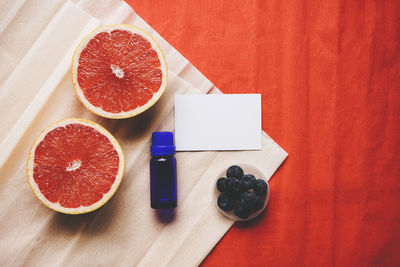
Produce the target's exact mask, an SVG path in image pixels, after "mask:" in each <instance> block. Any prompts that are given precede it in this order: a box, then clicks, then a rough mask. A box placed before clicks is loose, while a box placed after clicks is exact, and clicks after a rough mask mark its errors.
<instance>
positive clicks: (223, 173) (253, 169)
mask: <svg viewBox="0 0 400 267" xmlns="http://www.w3.org/2000/svg"><path fill="white" fill-rule="evenodd" d="M233 165H238V166H239V167H241V168H242V169H243V172H244V174H253V175H254V176H255V177H256V179H262V180H264V181H265V182H266V183H267V193H265V194H264V206H263V207H262V208H261V209H259V210H258V211H256V212H254V213H252V214H251V215H250V216H249V217H247V218H245V219H243V218H240V217H238V216H236V215H235V214H234V213H233V210H230V211H225V210H222V209H220V208H219V207H218V204H217V199H218V197H219V195H220V194H221V192H220V191H219V190H218V189H217V181H218V179H219V178H221V177H226V170H227V169H228V168H229V167H230V166H231V165H229V166H228V167H226V168H225V169H224V170H223V171H221V172H220V173H219V175H218V176H217V178H216V179H215V182H214V203H215V205H216V207H217V209H218V210H219V211H220V212H221V213H222V214H223V215H225V216H226V217H228V218H229V219H231V220H234V221H249V220H251V219H254V218H255V217H257V216H258V215H260V214H261V213H262V212H263V211H264V210H265V207H266V206H267V204H268V201H269V195H270V190H269V184H268V180H267V179H266V178H265V176H264V174H263V173H262V171H260V170H259V169H257V168H256V167H254V166H252V165H249V164H245V163H239V164H233Z"/></svg>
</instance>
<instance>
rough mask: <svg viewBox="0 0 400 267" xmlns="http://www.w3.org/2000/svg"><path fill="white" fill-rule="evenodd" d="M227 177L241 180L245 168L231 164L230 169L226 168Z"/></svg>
mask: <svg viewBox="0 0 400 267" xmlns="http://www.w3.org/2000/svg"><path fill="white" fill-rule="evenodd" d="M226 177H228V178H237V179H239V180H240V179H242V177H243V170H242V168H240V167H239V166H237V165H233V166H230V167H229V168H228V170H226Z"/></svg>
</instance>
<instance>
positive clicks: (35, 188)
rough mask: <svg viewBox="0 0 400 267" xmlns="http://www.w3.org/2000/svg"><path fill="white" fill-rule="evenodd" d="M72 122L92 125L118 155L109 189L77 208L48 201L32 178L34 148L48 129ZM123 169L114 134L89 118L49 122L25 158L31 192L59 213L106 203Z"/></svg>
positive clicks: (87, 208) (77, 212)
mask: <svg viewBox="0 0 400 267" xmlns="http://www.w3.org/2000/svg"><path fill="white" fill-rule="evenodd" d="M72 123H78V124H82V125H86V126H89V127H92V128H94V129H96V130H97V131H99V132H100V133H101V134H103V135H104V136H106V137H107V139H108V140H109V141H110V142H111V144H112V145H113V147H114V148H115V150H116V151H117V153H118V156H119V166H118V172H117V175H116V177H115V181H114V183H113V185H112V186H111V188H110V190H109V191H108V192H107V193H106V194H104V195H103V197H102V198H101V199H100V200H99V201H97V202H96V203H94V204H92V205H90V206H80V207H78V208H66V207H63V206H61V205H60V204H59V203H53V202H50V201H49V200H47V199H46V197H45V196H44V195H43V194H42V192H40V190H39V187H38V185H37V184H36V182H35V180H34V178H33V167H34V155H35V150H36V147H37V145H38V144H39V143H40V142H41V141H42V140H43V139H44V137H45V136H46V135H47V133H49V132H50V131H52V130H54V129H55V128H57V127H64V126H66V125H68V124H72ZM124 170H125V158H124V154H123V152H122V148H121V146H120V145H119V143H118V142H117V140H116V139H115V138H114V136H113V135H112V134H111V133H110V132H108V131H107V130H106V129H105V128H104V127H102V126H100V125H99V124H97V123H95V122H92V121H89V120H84V119H78V118H68V119H64V120H59V121H56V122H54V123H52V124H50V125H49V126H47V127H46V128H45V129H44V130H43V131H42V132H41V133H40V134H39V136H38V137H37V138H36V139H35V141H34V142H33V144H32V146H31V149H30V150H29V156H28V160H27V164H26V175H27V179H28V183H29V186H30V188H31V189H32V191H33V193H34V194H35V195H36V197H37V198H38V199H39V200H40V201H41V202H42V203H43V204H44V205H45V206H47V207H48V208H50V209H52V210H55V211H58V212H61V213H65V214H82V213H88V212H91V211H94V210H96V209H98V208H100V207H101V206H103V205H104V204H106V203H107V202H108V200H110V198H111V197H112V196H113V195H114V193H115V192H116V191H117V189H118V187H119V185H120V183H121V181H122V177H123V174H124Z"/></svg>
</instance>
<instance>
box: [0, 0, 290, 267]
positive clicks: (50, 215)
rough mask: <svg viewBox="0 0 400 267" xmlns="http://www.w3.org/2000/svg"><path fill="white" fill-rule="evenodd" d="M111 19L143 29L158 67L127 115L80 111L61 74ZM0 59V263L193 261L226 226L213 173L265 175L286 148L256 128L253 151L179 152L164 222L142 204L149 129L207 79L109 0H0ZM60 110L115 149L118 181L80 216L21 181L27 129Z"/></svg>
mask: <svg viewBox="0 0 400 267" xmlns="http://www.w3.org/2000/svg"><path fill="white" fill-rule="evenodd" d="M115 23H126V24H131V25H136V26H139V27H141V28H144V29H145V30H147V31H148V32H149V33H151V35H152V36H153V37H154V38H155V39H156V40H157V41H158V43H159V44H160V46H161V48H162V49H163V51H164V53H165V55H166V59H167V63H168V67H169V80H168V87H167V90H166V92H165V94H164V95H163V96H162V98H161V99H160V100H159V101H158V102H157V104H156V105H155V106H154V107H152V108H151V109H150V110H148V111H146V112H145V113H144V114H142V115H140V116H138V117H136V118H132V119H126V120H108V119H104V118H101V117H98V116H96V115H94V114H92V113H90V112H89V111H88V110H86V108H85V107H84V106H83V105H82V104H81V103H80V102H79V100H78V98H77V97H76V96H75V93H74V90H73V87H72V83H71V79H70V64H71V58H72V54H73V52H74V49H75V47H76V45H77V44H78V42H79V41H80V40H81V39H82V37H84V36H85V35H86V34H87V33H88V32H90V31H91V30H93V29H94V28H96V27H97V26H99V25H101V24H115ZM0 61H1V62H2V63H1V65H0V86H1V87H0V88H1V90H0V115H1V116H0V120H1V124H0V125H1V127H0V137H1V138H0V140H1V144H0V146H1V147H0V168H1V169H0V174H1V177H0V200H1V201H0V203H1V204H0V266H99V265H101V266H103V265H104V266H132V265H139V266H166V265H170V266H194V265H198V264H200V263H201V261H202V260H203V259H204V257H205V256H206V255H207V254H208V253H209V252H210V251H211V249H212V248H213V247H214V246H215V244H216V243H217V242H218V241H219V239H220V238H221V237H222V236H223V235H224V234H225V232H226V231H227V230H228V229H229V228H230V227H231V225H232V224H233V221H231V220H229V219H226V218H225V217H223V216H222V215H221V214H220V213H219V211H218V210H217V208H216V206H215V202H214V201H213V198H212V196H213V194H212V190H213V183H214V181H215V179H216V176H217V175H218V173H220V171H221V170H222V169H223V168H224V167H226V166H228V165H229V164H233V163H240V162H242V163H249V164H253V165H255V166H256V167H258V168H259V169H261V170H262V171H263V172H264V173H265V175H266V176H267V177H268V178H269V177H271V176H272V174H273V173H274V172H275V171H276V169H277V168H278V167H279V165H280V164H281V163H282V162H283V161H284V159H285V158H286V156H287V153H286V152H285V151H284V150H282V149H281V148H280V147H279V146H278V145H277V144H276V143H275V142H274V141H273V140H272V139H271V138H269V137H268V136H267V135H266V134H263V149H262V151H241V152H184V153H178V154H177V155H176V158H177V161H178V187H179V188H178V208H177V209H176V215H175V217H174V218H173V219H172V220H164V219H165V218H164V219H163V217H162V216H159V215H158V214H157V213H156V212H155V211H154V210H152V209H151V208H150V203H149V201H150V200H149V167H148V165H149V158H150V153H149V145H150V137H151V133H152V132H153V131H159V130H173V128H174V123H173V122H174V103H173V101H174V98H173V95H174V94H187V93H191V94H193V93H194V94H202V93H220V91H219V90H218V89H217V88H215V87H214V86H213V85H212V84H211V83H210V82H209V81H208V80H207V79H206V78H205V77H204V76H203V75H202V74H201V73H200V72H199V71H198V70H196V69H195V68H194V67H193V66H192V65H191V64H190V63H189V62H188V61H187V60H186V59H185V58H184V57H183V56H182V55H180V54H179V53H178V52H177V51H176V50H175V49H174V48H173V47H172V46H171V45H169V44H168V43H167V42H166V41H165V40H164V39H163V38H162V37H160V36H159V35H158V34H157V33H156V32H155V31H154V30H153V29H152V28H151V27H150V26H149V25H147V24H146V23H145V22H144V21H143V20H142V19H141V18H140V17H139V16H138V15H136V14H135V13H134V12H133V10H132V9H131V8H130V7H129V6H128V5H127V4H126V3H124V2H122V1H117V0H113V1H107V0H100V1H99V0H92V1H72V2H70V1H56V0H26V1H24V0H6V1H4V0H3V1H1V3H0ZM67 117H80V118H86V119H89V120H92V121H95V122H97V123H99V124H101V125H103V126H104V127H105V128H107V129H108V130H109V131H111V133H113V134H114V136H115V137H116V138H117V139H118V141H119V142H120V144H121V146H122V148H123V150H124V153H125V157H126V170H125V174H124V178H123V181H122V183H121V185H120V187H119V190H118V191H117V192H116V194H115V196H114V197H113V198H112V199H111V200H110V201H109V202H108V203H107V204H106V205H105V206H104V207H102V208H101V209H99V210H97V211H94V212H92V213H89V214H84V215H64V214H61V213H57V212H53V211H52V210H50V209H48V208H46V207H45V206H44V205H42V204H41V202H40V201H39V200H38V199H37V198H36V197H35V196H34V194H33V193H32V192H31V190H30V188H29V186H28V183H27V180H26V175H25V168H26V158H27V154H28V151H29V148H30V145H31V143H32V142H33V140H34V138H35V137H36V136H37V135H38V134H39V133H40V131H41V130H42V129H43V128H44V127H46V126H47V125H48V124H50V123H51V122H53V121H56V120H59V119H62V118H67ZM272 194H273V192H272Z"/></svg>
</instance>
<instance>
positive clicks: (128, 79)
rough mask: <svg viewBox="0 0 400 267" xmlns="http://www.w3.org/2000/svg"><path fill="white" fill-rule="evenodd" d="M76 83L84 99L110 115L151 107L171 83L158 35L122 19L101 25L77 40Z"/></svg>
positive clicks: (125, 114)
mask: <svg viewBox="0 0 400 267" xmlns="http://www.w3.org/2000/svg"><path fill="white" fill-rule="evenodd" d="M71 72H72V82H73V84H74V88H75V91H76V93H77V95H78V97H79V99H80V101H81V102H82V103H83V104H84V105H85V106H86V107H87V108H88V109H89V110H91V111H92V112H94V113H96V114H98V115H100V116H103V117H106V118H112V119H120V118H128V117H133V116H135V115H137V114H139V113H141V112H143V111H145V110H146V109H148V108H149V107H151V106H152V105H153V104H154V103H155V102H156V101H157V100H158V99H159V98H160V97H161V95H162V94H163V92H164V91H165V87H166V85H167V65H166V62H165V58H164V55H163V53H162V51H161V49H160V47H159V46H158V44H157V43H156V42H155V40H154V39H153V38H152V37H151V36H150V35H149V34H148V33H147V32H145V31H144V30H142V29H140V28H137V27H134V26H130V25H124V24H118V25H109V26H103V27H100V28H98V29H96V30H95V31H93V32H92V33H90V34H89V35H88V36H86V37H85V38H84V39H83V40H82V41H81V42H80V44H79V45H78V48H77V49H76V51H75V53H74V56H73V59H72V67H71Z"/></svg>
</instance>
